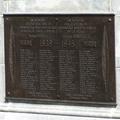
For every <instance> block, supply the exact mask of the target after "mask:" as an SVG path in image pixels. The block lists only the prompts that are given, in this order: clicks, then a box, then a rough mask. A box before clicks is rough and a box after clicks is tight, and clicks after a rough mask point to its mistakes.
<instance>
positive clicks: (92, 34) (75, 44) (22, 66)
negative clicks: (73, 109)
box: [4, 14, 116, 106]
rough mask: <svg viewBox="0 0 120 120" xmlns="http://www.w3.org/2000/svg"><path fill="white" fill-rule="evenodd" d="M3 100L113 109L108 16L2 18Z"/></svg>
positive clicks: (111, 24)
mask: <svg viewBox="0 0 120 120" xmlns="http://www.w3.org/2000/svg"><path fill="white" fill-rule="evenodd" d="M4 25H5V27H4V28H5V65H6V67H5V69H6V101H7V102H9V101H12V102H32V103H45V104H46V103H49V104H69V105H72V104H73V105H100V106H106V105H107V106H114V105H116V92H115V88H116V87H115V56H114V55H115V54H114V46H115V45H114V15H111V14H109V15H108V14H106V15H84V14H82V15H81V14H63V15H61V14H60V15H58V14H52V15H50V14H48V15H47V14H44V15H43V14H42V15H4Z"/></svg>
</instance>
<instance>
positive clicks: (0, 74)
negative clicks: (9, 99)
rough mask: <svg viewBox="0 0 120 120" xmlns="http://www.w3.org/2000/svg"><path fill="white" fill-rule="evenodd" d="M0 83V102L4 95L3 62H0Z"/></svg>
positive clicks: (2, 100)
mask: <svg viewBox="0 0 120 120" xmlns="http://www.w3.org/2000/svg"><path fill="white" fill-rule="evenodd" d="M0 85H1V86H0V102H4V96H5V65H4V64H0ZM0 120H1V119H0Z"/></svg>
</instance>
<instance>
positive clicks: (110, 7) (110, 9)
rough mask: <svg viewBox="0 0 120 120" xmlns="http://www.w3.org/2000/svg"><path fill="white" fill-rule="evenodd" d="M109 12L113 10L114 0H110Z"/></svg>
mask: <svg viewBox="0 0 120 120" xmlns="http://www.w3.org/2000/svg"><path fill="white" fill-rule="evenodd" d="M109 12H112V0H109Z"/></svg>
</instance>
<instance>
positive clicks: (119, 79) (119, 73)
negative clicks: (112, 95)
mask: <svg viewBox="0 0 120 120" xmlns="http://www.w3.org/2000/svg"><path fill="white" fill-rule="evenodd" d="M116 92H117V104H118V106H119V107H120V68H117V69H116Z"/></svg>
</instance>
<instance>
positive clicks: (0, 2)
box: [0, 0, 3, 14]
mask: <svg viewBox="0 0 120 120" xmlns="http://www.w3.org/2000/svg"><path fill="white" fill-rule="evenodd" d="M2 13H3V0H0V14H2Z"/></svg>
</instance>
